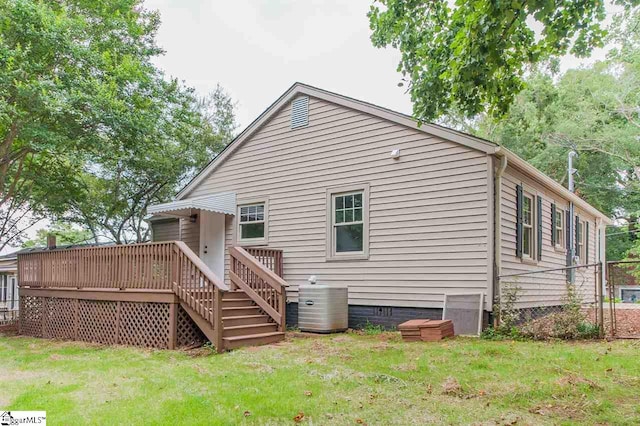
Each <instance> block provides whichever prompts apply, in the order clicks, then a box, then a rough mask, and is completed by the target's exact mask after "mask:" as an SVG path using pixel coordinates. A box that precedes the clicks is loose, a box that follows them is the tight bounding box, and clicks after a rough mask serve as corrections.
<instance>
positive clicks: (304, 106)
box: [291, 96, 309, 129]
mask: <svg viewBox="0 0 640 426" xmlns="http://www.w3.org/2000/svg"><path fill="white" fill-rule="evenodd" d="M308 124H309V97H308V96H301V97H299V98H296V99H294V100H293V102H292V103H291V128H292V129H296V128H298V127H304V126H306V125H308Z"/></svg>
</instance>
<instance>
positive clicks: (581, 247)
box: [576, 215, 587, 263]
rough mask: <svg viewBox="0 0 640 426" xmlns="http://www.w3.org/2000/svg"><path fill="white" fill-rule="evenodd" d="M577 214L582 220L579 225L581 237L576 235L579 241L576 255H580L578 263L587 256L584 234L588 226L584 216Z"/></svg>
mask: <svg viewBox="0 0 640 426" xmlns="http://www.w3.org/2000/svg"><path fill="white" fill-rule="evenodd" d="M577 216H578V219H579V220H580V223H578V227H579V228H580V238H579V239H578V235H576V241H577V242H578V252H577V253H576V256H577V257H578V263H582V260H583V259H584V258H585V257H586V256H585V254H586V250H585V247H586V246H585V244H584V243H585V238H584V234H585V232H586V231H587V227H586V225H585V222H584V221H583V220H582V217H581V216H580V215H577Z"/></svg>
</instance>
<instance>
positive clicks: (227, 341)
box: [222, 331, 284, 349]
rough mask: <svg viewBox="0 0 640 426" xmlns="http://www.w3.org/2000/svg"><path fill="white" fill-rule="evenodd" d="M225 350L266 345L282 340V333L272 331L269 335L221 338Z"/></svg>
mask: <svg viewBox="0 0 640 426" xmlns="http://www.w3.org/2000/svg"><path fill="white" fill-rule="evenodd" d="M222 340H223V341H224V347H225V349H235V348H239V347H242V346H256V345H267V344H269V343H276V342H279V341H281V340H284V333H283V332H281V331H274V332H271V333H260V334H249V335H245V336H233V337H223V338H222Z"/></svg>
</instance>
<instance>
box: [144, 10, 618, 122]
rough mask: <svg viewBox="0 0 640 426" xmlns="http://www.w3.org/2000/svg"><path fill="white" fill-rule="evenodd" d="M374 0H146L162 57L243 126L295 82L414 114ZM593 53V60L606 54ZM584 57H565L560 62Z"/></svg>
mask: <svg viewBox="0 0 640 426" xmlns="http://www.w3.org/2000/svg"><path fill="white" fill-rule="evenodd" d="M371 4H372V0H349V1H344V0H343V1H337V0H305V1H293V0H233V1H224V2H222V1H212V0H209V1H207V0H146V1H145V7H147V8H148V9H152V10H158V11H159V12H160V15H161V19H162V24H161V27H160V29H159V33H158V37H157V41H158V44H159V45H160V46H161V47H163V48H164V49H165V51H166V53H165V55H163V56H162V57H159V58H158V59H157V60H156V64H157V65H158V66H160V67H161V68H163V69H164V70H165V72H166V73H167V75H170V76H173V77H177V78H179V79H180V80H184V81H185V83H186V84H187V85H189V86H191V87H195V88H196V90H197V91H198V92H199V93H201V94H206V93H207V92H209V91H212V90H213V89H214V88H215V87H216V84H218V83H219V84H220V85H221V86H222V87H224V88H225V89H226V90H227V91H228V92H229V93H230V95H231V96H232V98H233V99H234V100H236V101H237V102H238V108H237V118H238V122H239V124H240V129H242V128H244V127H245V126H247V125H248V124H249V123H251V121H253V120H254V119H255V118H256V117H257V116H258V115H259V114H260V113H261V112H262V111H264V110H265V109H266V108H267V107H268V106H269V105H270V104H271V103H272V102H273V101H275V100H276V99H277V98H278V97H279V96H280V95H281V94H282V93H284V92H285V91H286V89H288V88H289V86H291V85H292V84H293V83H295V82H296V81H299V82H302V83H307V84H311V85H313V86H317V87H320V88H322V89H326V90H330V91H334V92H338V93H341V94H343V95H347V96H351V97H353V98H356V99H361V100H364V101H368V102H372V103H375V104H378V105H381V106H384V107H386V108H390V109H392V110H396V111H399V112H403V113H408V114H410V113H411V102H410V98H409V95H408V94H407V93H405V90H406V89H405V88H402V87H398V82H399V81H400V74H399V73H397V72H396V68H397V65H398V61H399V59H400V55H399V53H398V52H397V51H396V50H395V49H392V48H387V49H378V48H375V47H373V45H372V44H371V41H370V39H369V36H370V34H371V30H370V29H369V20H368V18H367V16H366V15H367V12H368V10H369V8H370V5H371ZM604 55H605V52H603V51H601V50H598V51H596V52H594V54H593V55H592V58H591V59H590V61H593V60H596V59H602V58H603V57H604ZM580 63H581V61H579V60H577V59H576V58H571V57H566V58H563V60H562V65H561V68H562V69H563V70H566V69H567V68H572V67H576V66H578V65H579V64H580Z"/></svg>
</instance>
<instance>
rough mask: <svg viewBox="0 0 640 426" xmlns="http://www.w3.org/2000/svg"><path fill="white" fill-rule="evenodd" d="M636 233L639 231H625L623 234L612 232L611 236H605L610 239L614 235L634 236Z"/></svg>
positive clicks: (639, 230)
mask: <svg viewBox="0 0 640 426" xmlns="http://www.w3.org/2000/svg"><path fill="white" fill-rule="evenodd" d="M637 232H640V229H636V230H635V231H625V232H614V233H612V234H607V235H606V236H607V237H612V236H614V235H629V234H635V233H637Z"/></svg>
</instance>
